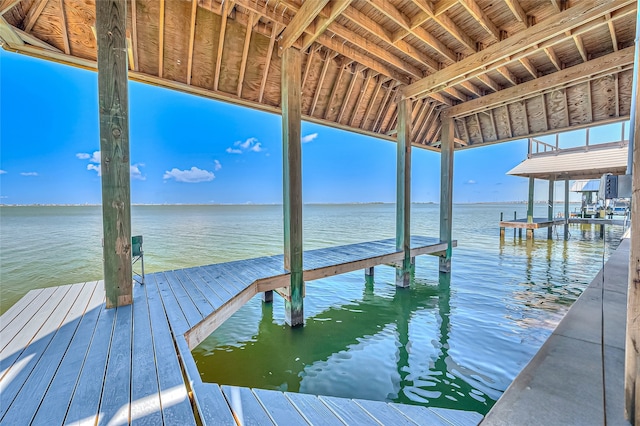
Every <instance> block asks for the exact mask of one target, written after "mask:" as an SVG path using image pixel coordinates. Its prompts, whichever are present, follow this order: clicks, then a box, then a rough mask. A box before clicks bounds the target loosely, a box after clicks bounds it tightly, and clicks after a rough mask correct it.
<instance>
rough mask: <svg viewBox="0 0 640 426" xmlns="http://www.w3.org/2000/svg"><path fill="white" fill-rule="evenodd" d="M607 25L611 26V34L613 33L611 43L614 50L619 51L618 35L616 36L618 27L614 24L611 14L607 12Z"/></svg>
mask: <svg viewBox="0 0 640 426" xmlns="http://www.w3.org/2000/svg"><path fill="white" fill-rule="evenodd" d="M606 18H607V25H608V26H609V34H611V44H612V45H613V50H614V51H615V52H617V51H618V37H617V36H616V27H615V26H614V24H613V20H612V19H611V14H610V13H607V15H606Z"/></svg>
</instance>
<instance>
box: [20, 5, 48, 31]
mask: <svg viewBox="0 0 640 426" xmlns="http://www.w3.org/2000/svg"><path fill="white" fill-rule="evenodd" d="M47 1H48V0H38V3H37V4H36V5H35V6H31V9H29V12H27V16H26V17H25V19H24V30H25V31H26V32H31V29H32V28H33V26H34V25H35V23H36V21H37V20H38V18H39V17H40V15H42V11H43V10H44V7H45V6H46V5H47Z"/></svg>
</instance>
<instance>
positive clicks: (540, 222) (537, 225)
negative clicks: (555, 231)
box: [500, 217, 564, 229]
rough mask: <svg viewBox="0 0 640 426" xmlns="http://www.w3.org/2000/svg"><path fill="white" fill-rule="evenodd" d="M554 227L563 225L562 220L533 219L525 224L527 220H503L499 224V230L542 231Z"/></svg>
mask: <svg viewBox="0 0 640 426" xmlns="http://www.w3.org/2000/svg"><path fill="white" fill-rule="evenodd" d="M554 225H564V218H562V219H551V220H549V219H547V218H540V217H534V218H533V222H527V219H514V220H503V221H501V222H500V227H501V228H520V229H542V228H548V227H550V226H554Z"/></svg>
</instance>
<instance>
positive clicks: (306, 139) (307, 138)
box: [301, 133, 318, 143]
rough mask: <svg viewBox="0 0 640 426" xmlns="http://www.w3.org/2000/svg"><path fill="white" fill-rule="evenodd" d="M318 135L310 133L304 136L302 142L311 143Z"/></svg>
mask: <svg viewBox="0 0 640 426" xmlns="http://www.w3.org/2000/svg"><path fill="white" fill-rule="evenodd" d="M317 137H318V134H317V133H311V134H310V135H306V136H303V137H302V139H301V141H302V143H309V142H311V141H313V140H314V139H315V138H317Z"/></svg>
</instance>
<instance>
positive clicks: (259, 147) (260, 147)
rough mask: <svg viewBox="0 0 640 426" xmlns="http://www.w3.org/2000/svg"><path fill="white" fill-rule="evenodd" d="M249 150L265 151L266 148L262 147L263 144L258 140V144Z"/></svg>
mask: <svg viewBox="0 0 640 426" xmlns="http://www.w3.org/2000/svg"><path fill="white" fill-rule="evenodd" d="M249 151H253V152H261V151H264V148H262V144H261V143H260V142H256V144H255V145H254V146H252V147H251V148H250V149H249Z"/></svg>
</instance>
